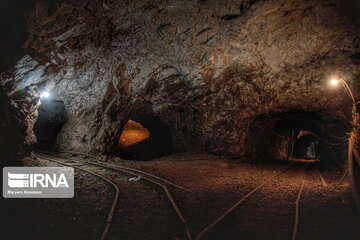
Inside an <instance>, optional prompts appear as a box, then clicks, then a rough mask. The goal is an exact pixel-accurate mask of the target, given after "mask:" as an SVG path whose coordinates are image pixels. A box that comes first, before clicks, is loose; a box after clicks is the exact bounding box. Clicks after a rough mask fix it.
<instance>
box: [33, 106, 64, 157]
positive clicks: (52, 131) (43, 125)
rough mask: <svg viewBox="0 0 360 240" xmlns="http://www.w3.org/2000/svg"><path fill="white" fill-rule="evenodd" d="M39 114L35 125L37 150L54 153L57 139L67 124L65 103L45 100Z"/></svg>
mask: <svg viewBox="0 0 360 240" xmlns="http://www.w3.org/2000/svg"><path fill="white" fill-rule="evenodd" d="M38 114H39V115H38V118H37V120H36V122H35V125H34V133H35V136H36V139H37V143H36V145H35V148H37V149H39V150H49V151H53V150H54V149H55V142H56V137H57V135H58V133H59V132H60V130H61V128H62V126H63V125H64V123H65V122H66V115H65V106H64V103H63V102H62V101H58V100H54V99H44V100H42V102H41V105H40V107H39V109H38Z"/></svg>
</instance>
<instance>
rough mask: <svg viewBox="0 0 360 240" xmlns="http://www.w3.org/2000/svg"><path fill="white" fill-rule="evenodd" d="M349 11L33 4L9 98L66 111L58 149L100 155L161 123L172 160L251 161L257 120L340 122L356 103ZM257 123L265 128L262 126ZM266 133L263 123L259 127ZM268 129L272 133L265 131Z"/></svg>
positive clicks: (331, 5) (240, 4) (225, 4)
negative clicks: (41, 98)
mask: <svg viewBox="0 0 360 240" xmlns="http://www.w3.org/2000/svg"><path fill="white" fill-rule="evenodd" d="M358 5H359V4H358V3H356V2H355V1H350V0H349V1H322V0H317V1H303V0H280V1H275V0H272V1H249V0H248V1H246V0H243V1H231V0H229V1H218V0H201V1H200V0H199V1H185V0H184V1H175V0H168V1H145V0H141V1H116V0H112V1H111V0H109V1H105V0H103V1H87V0H82V1H80V0H78V1H77V0H76V1H75V0H74V1H56V0H51V1H42V2H40V1H38V2H37V3H36V6H35V8H34V11H33V13H32V14H31V15H30V17H29V19H28V33H29V37H28V39H27V41H26V42H25V43H24V44H23V47H24V49H25V51H26V52H27V53H28V54H27V55H26V56H24V57H23V58H22V59H21V60H20V61H19V62H18V64H17V66H16V68H15V70H14V75H13V78H12V79H11V80H9V79H8V80H7V82H12V83H14V84H13V89H14V90H16V89H19V88H22V87H24V86H28V85H30V84H37V85H38V86H39V89H48V90H51V91H52V94H53V96H54V97H55V98H57V99H58V100H62V101H63V102H64V104H65V108H66V113H67V118H68V122H67V123H66V124H65V125H64V126H63V128H62V130H61V132H60V134H59V135H58V138H57V147H58V148H60V149H65V150H76V151H87V152H88V151H92V152H110V151H111V148H112V147H113V146H114V145H116V143H117V140H118V138H119V136H120V133H121V129H122V127H123V125H124V124H125V123H126V122H127V120H128V119H129V117H130V116H131V115H132V114H133V113H134V112H139V113H142V112H143V113H146V114H150V115H153V116H155V117H158V118H160V119H161V120H162V121H163V122H164V123H165V124H166V125H168V127H169V129H170V131H171V134H172V137H173V144H174V147H175V149H176V150H178V151H181V150H206V151H209V152H213V153H219V154H228V155H233V156H251V155H252V154H253V153H254V152H255V151H256V148H258V147H261V146H256V144H255V143H253V142H251V141H249V137H250V136H251V135H252V134H253V133H252V131H270V130H271V129H261V128H260V129H259V128H255V130H254V126H258V125H257V124H258V120H259V119H262V118H263V117H264V116H268V117H267V118H266V119H269V116H270V118H271V116H272V115H276V114H279V113H286V112H293V111H300V110H302V111H307V112H313V113H319V112H321V115H326V116H331V118H332V119H334V120H340V121H342V122H345V123H346V122H348V121H349V120H350V118H351V114H350V113H351V100H350V99H349V98H348V97H347V96H346V95H345V92H344V91H343V89H340V88H339V89H336V90H334V89H331V88H329V86H328V83H327V82H328V80H329V78H330V77H331V76H335V75H338V74H340V75H342V76H343V77H344V78H345V79H346V80H347V81H349V82H350V84H351V87H352V88H353V89H354V91H355V92H356V93H358V89H359V86H358V78H359V74H360V67H359V63H360V57H359V56H360V40H359V36H360V35H359V19H358V17H357V16H358V14H359V8H358V7H359V6H358ZM266 119H265V120H264V121H268V120H266ZM269 125H271V124H269ZM270 128H271V126H270Z"/></svg>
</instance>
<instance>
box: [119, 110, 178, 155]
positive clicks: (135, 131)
mask: <svg viewBox="0 0 360 240" xmlns="http://www.w3.org/2000/svg"><path fill="white" fill-rule="evenodd" d="M171 153H172V138H171V133H170V130H169V128H168V127H167V126H166V125H165V124H164V123H163V122H162V121H161V120H160V119H159V118H157V117H154V116H151V115H143V116H137V117H133V118H132V119H130V120H129V121H128V122H127V123H126V124H125V126H124V128H123V130H122V132H121V135H120V137H119V139H118V143H117V149H116V154H118V155H119V156H121V157H122V158H125V159H129V160H151V159H153V158H157V157H161V156H165V155H169V154H171Z"/></svg>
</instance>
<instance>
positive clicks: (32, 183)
mask: <svg viewBox="0 0 360 240" xmlns="http://www.w3.org/2000/svg"><path fill="white" fill-rule="evenodd" d="M8 185H9V187H11V188H37V187H43V188H47V187H49V186H51V187H53V188H59V187H67V188H68V187H69V184H68V182H67V180H66V177H65V175H64V174H63V173H61V174H59V175H58V174H55V173H53V174H52V175H50V174H47V173H46V174H42V173H37V174H36V173H35V174H31V173H30V174H22V173H10V172H8Z"/></svg>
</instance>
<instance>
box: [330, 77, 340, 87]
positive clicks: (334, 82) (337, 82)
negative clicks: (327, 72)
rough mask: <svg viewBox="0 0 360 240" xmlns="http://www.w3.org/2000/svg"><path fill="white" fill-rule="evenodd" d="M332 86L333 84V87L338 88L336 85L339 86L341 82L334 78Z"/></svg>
mask: <svg viewBox="0 0 360 240" xmlns="http://www.w3.org/2000/svg"><path fill="white" fill-rule="evenodd" d="M330 84H331V86H336V85H338V84H339V80H337V79H335V78H333V79H331V80H330Z"/></svg>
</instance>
